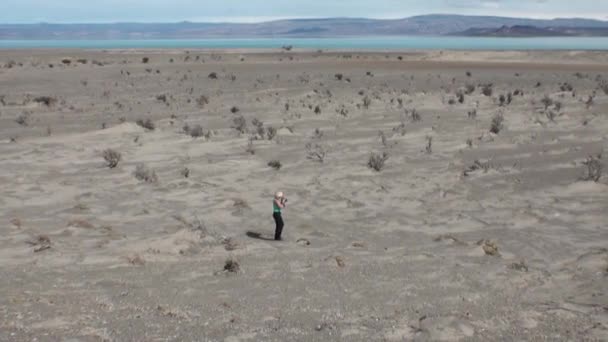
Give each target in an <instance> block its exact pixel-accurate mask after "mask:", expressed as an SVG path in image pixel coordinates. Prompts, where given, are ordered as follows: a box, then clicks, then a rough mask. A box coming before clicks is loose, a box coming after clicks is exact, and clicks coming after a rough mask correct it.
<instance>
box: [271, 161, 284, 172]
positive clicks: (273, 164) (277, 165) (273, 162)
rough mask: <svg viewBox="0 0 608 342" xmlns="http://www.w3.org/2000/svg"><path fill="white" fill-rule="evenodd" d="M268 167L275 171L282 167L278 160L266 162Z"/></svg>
mask: <svg viewBox="0 0 608 342" xmlns="http://www.w3.org/2000/svg"><path fill="white" fill-rule="evenodd" d="M268 166H270V167H271V168H273V169H275V170H280V169H281V167H283V165H282V164H281V162H280V161H278V160H271V161H269V162H268Z"/></svg>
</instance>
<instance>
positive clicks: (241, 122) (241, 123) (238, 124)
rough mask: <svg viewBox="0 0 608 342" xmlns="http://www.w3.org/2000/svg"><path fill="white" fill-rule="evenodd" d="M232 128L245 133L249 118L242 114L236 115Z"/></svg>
mask: <svg viewBox="0 0 608 342" xmlns="http://www.w3.org/2000/svg"><path fill="white" fill-rule="evenodd" d="M232 128H234V129H236V130H237V132H239V133H245V132H246V131H247V120H245V118H244V117H243V116H242V115H239V116H237V117H235V118H234V119H232Z"/></svg>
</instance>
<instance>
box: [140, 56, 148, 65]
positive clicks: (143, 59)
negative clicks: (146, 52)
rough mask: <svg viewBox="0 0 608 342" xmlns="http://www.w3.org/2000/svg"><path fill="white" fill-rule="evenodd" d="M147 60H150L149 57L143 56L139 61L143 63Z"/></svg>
mask: <svg viewBox="0 0 608 342" xmlns="http://www.w3.org/2000/svg"><path fill="white" fill-rule="evenodd" d="M149 61H150V58H148V57H143V58H142V59H141V62H142V63H144V64H147V63H148V62H149Z"/></svg>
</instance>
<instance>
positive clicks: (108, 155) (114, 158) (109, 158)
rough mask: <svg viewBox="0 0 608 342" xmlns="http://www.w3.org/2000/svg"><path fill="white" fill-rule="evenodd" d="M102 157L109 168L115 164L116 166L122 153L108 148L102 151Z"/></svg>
mask: <svg viewBox="0 0 608 342" xmlns="http://www.w3.org/2000/svg"><path fill="white" fill-rule="evenodd" d="M103 159H104V160H105V161H106V164H107V165H108V167H109V168H110V169H113V168H115V167H116V166H118V163H119V162H120V161H121V159H122V154H120V152H118V151H116V150H113V149H111V148H108V149H106V150H104V151H103Z"/></svg>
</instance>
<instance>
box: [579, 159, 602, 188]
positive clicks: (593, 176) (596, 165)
mask: <svg viewBox="0 0 608 342" xmlns="http://www.w3.org/2000/svg"><path fill="white" fill-rule="evenodd" d="M601 159H602V155H601V154H598V155H597V156H589V157H587V160H585V161H584V162H583V165H585V166H586V167H587V168H586V170H585V171H586V174H585V176H583V180H584V181H594V182H596V183H597V182H599V181H600V178H602V168H603V166H602V161H601Z"/></svg>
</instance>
